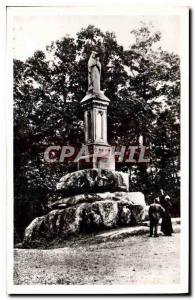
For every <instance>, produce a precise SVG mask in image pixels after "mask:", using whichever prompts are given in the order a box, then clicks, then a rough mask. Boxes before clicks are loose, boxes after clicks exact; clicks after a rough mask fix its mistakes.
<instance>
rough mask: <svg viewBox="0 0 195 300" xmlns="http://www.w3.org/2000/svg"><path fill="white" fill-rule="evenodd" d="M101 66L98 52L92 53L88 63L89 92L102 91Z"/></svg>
mask: <svg viewBox="0 0 195 300" xmlns="http://www.w3.org/2000/svg"><path fill="white" fill-rule="evenodd" d="M100 75H101V64H100V61H99V57H97V52H96V51H92V53H91V56H90V58H89V61H88V91H89V92H99V91H100Z"/></svg>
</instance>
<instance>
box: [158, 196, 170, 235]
mask: <svg viewBox="0 0 195 300" xmlns="http://www.w3.org/2000/svg"><path fill="white" fill-rule="evenodd" d="M160 204H161V205H162V207H163V208H164V210H165V213H164V215H163V218H162V224H161V231H162V232H163V233H164V235H166V236H171V235H172V233H173V227H172V223H171V206H172V205H171V202H170V197H169V196H168V195H167V196H165V195H164V193H163V194H162V195H161V196H160Z"/></svg>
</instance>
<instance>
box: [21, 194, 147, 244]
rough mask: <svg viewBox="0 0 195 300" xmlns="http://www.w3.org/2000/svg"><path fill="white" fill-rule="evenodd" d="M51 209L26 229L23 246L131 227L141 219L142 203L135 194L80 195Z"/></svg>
mask: <svg viewBox="0 0 195 300" xmlns="http://www.w3.org/2000/svg"><path fill="white" fill-rule="evenodd" d="M51 209H52V210H51V211H50V212H49V213H48V214H47V215H45V216H42V217H39V218H36V219H35V220H33V222H32V223H31V224H30V225H29V226H28V227H27V228H26V231H25V237H24V242H33V241H36V240H39V239H48V240H51V239H55V238H56V237H61V238H67V237H69V236H72V235H75V234H79V233H83V232H94V231H99V230H103V229H110V228H115V227H117V226H124V225H135V224H136V223H137V222H140V221H142V220H143V219H144V217H145V215H144V214H145V200H144V195H143V194H142V193H139V192H138V193H129V192H115V193H110V192H107V193H99V194H81V195H77V196H73V197H68V198H65V199H62V200H59V201H56V202H55V203H53V204H52V206H51Z"/></svg>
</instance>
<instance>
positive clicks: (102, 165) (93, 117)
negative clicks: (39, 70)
mask: <svg viewBox="0 0 195 300" xmlns="http://www.w3.org/2000/svg"><path fill="white" fill-rule="evenodd" d="M100 78H101V63H100V61H99V58H98V56H97V53H96V52H95V51H92V54H91V56H90V58H89V61H88V91H87V94H86V96H85V97H84V98H83V99H82V100H81V107H82V108H83V110H84V121H85V143H86V145H87V147H88V149H89V150H90V155H89V157H83V158H81V159H80V160H79V162H78V169H82V168H83V167H82V163H83V165H84V168H85V165H86V161H87V159H88V161H89V162H90V164H89V165H88V167H90V168H98V169H107V170H115V159H114V155H113V154H112V148H111V146H110V145H108V142H107V107H108V105H109V102H110V100H109V99H108V98H107V97H106V96H105V95H104V92H103V91H101V89H100Z"/></svg>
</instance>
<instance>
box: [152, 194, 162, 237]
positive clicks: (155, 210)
mask: <svg viewBox="0 0 195 300" xmlns="http://www.w3.org/2000/svg"><path fill="white" fill-rule="evenodd" d="M164 212H165V209H164V208H163V207H162V206H161V205H160V204H159V199H158V198H155V199H154V202H153V203H152V204H150V207H149V220H150V235H149V236H150V237H152V236H153V234H154V237H158V223H159V220H160V217H161V216H162V215H163V214H164Z"/></svg>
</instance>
